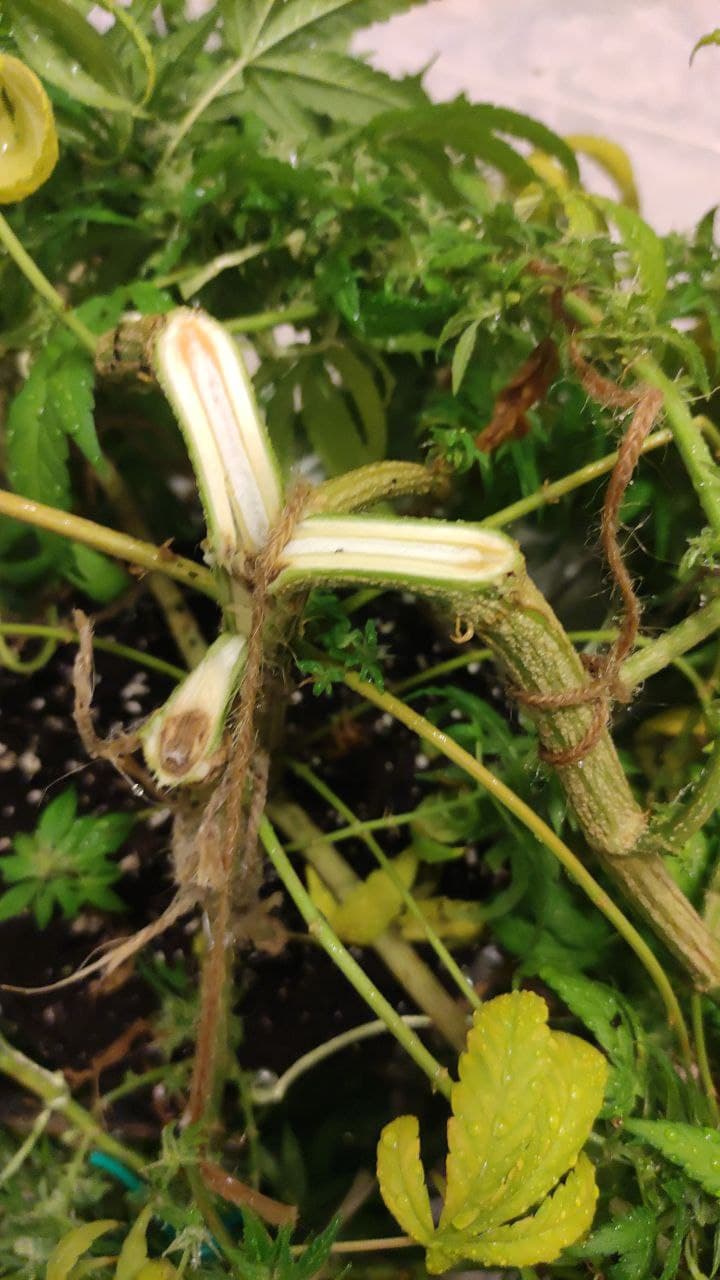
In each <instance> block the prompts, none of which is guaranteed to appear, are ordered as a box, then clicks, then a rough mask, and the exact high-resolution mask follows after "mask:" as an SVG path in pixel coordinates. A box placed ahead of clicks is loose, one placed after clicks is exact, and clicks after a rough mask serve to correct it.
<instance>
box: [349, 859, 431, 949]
mask: <svg viewBox="0 0 720 1280" xmlns="http://www.w3.org/2000/svg"><path fill="white" fill-rule="evenodd" d="M390 865H391V867H392V869H393V871H394V872H395V875H396V876H397V879H398V880H399V882H400V884H401V885H403V886H404V887H405V888H406V889H409V888H410V886H411V885H412V883H413V881H414V879H415V873H416V871H417V858H416V857H415V854H414V853H412V852H411V851H410V850H409V849H406V850H405V852H404V853H400V854H398V856H397V858H393V860H392V862H391V864H390ZM402 905H403V895H402V892H401V889H400V887H399V885H398V884H396V883H395V881H394V880H393V879H391V878H390V876H389V875H388V874H387V872H386V871H383V870H382V869H381V868H378V870H377V871H371V873H370V875H369V876H368V878H367V880H364V881H363V883H362V884H359V885H358V886H357V888H356V889H353V890H352V892H351V893H349V894H348V896H347V898H345V899H344V900H343V902H342V903H341V904H340V906H339V907H337V909H336V910H335V911H334V912H333V915H332V920H331V921H330V923H331V924H332V927H333V929H334V930H335V932H336V933H337V935H338V937H339V938H342V940H343V942H349V943H351V944H353V945H355V946H358V947H365V946H368V945H369V944H370V943H372V942H374V941H375V939H376V938H379V936H380V934H381V933H384V932H385V930H386V929H387V927H388V925H389V924H391V923H392V921H393V920H394V919H395V917H396V916H397V915H398V914H399V913H400V911H401V910H402Z"/></svg>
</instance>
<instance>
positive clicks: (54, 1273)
mask: <svg viewBox="0 0 720 1280" xmlns="http://www.w3.org/2000/svg"><path fill="white" fill-rule="evenodd" d="M119 1225H120V1224H119V1223H118V1222H116V1221H115V1220H114V1219H113V1218H103V1219H101V1220H100V1221H99V1222H84V1223H83V1224H82V1226H80V1227H73V1229H72V1231H68V1233H67V1235H64V1236H63V1238H62V1240H60V1241H59V1243H58V1244H56V1245H55V1248H54V1249H53V1251H52V1253H51V1254H50V1257H49V1258H48V1264H47V1271H46V1273H45V1280H68V1276H69V1275H70V1272H71V1271H72V1269H73V1267H74V1266H75V1263H76V1262H77V1260H78V1258H81V1257H82V1255H83V1254H84V1253H87V1251H88V1249H89V1248H90V1247H91V1245H93V1244H94V1243H95V1241H96V1240H98V1239H99V1237H100V1236H104V1235H105V1232H106V1231H110V1230H111V1229H112V1228H113V1227H117V1226H119Z"/></svg>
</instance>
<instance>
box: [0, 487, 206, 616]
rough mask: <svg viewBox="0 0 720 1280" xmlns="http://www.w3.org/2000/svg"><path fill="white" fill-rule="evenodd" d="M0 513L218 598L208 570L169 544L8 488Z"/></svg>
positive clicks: (0, 496)
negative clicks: (133, 534)
mask: <svg viewBox="0 0 720 1280" xmlns="http://www.w3.org/2000/svg"><path fill="white" fill-rule="evenodd" d="M0 515H4V516H10V517H11V518H12V519H13V520H22V521H23V522H24V523H25V524H30V525H33V526H34V527H35V528H37V529H47V530H48V532H49V533H57V534H59V535H60V537H62V538H71V539H72V540H73V541H74V542H82V543H83V544H84V545H85V546H86V547H94V548H95V550H96V551H104V552H105V554H106V555H109V556H114V557H115V558H116V559H118V560H125V561H127V562H128V563H130V564H136V565H139V566H140V568H141V569H148V570H150V571H153V570H154V571H156V572H158V573H162V574H164V575H165V576H166V577H168V578H174V579H175V581H176V582H182V583H183V584H184V585H185V586H186V587H192V588H193V590H195V591H201V592H202V593H203V595H206V596H210V597H211V599H216V598H217V585H216V583H215V579H214V578H213V575H212V574H211V572H210V570H209V569H205V568H204V567H203V566H202V565H199V564H195V563H194V561H192V560H186V559H185V557H184V556H178V555H175V553H174V552H173V551H169V550H168V549H167V548H166V547H155V546H153V545H152V543H149V542H143V541H141V539H140V538H132V537H130V535H129V534H127V533H118V531H117V530H116V529H108V528H106V527H105V525H102V524H96V523H95V521H94V520H87V519H86V518H85V516H74V515H71V514H70V512H68V511H58V509H57V508H56V507H46V506H45V505H44V503H42V502H33V500H32V499H31V498H23V497H21V496H20V494H17V493H9V492H8V490H6V489H0Z"/></svg>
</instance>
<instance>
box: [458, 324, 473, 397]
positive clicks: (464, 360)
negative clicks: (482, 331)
mask: <svg viewBox="0 0 720 1280" xmlns="http://www.w3.org/2000/svg"><path fill="white" fill-rule="evenodd" d="M479 326H480V321H479V320H473V321H472V323H471V324H469V325H468V326H467V328H466V329H465V330H463V332H462V334H461V335H460V337H459V339H458V341H457V344H456V346H455V350H454V352H453V358H452V389H453V395H454V396H456V395H457V393H458V391H459V390H460V388H461V386H462V384H463V379H464V377H465V374H466V373H467V367H468V365H469V363H470V359H471V357H472V353H473V351H474V350H475V343H476V341H477V332H478V328H479Z"/></svg>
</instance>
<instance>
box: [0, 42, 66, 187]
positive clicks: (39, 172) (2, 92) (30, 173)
mask: <svg viewBox="0 0 720 1280" xmlns="http://www.w3.org/2000/svg"><path fill="white" fill-rule="evenodd" d="M57 159H58V140H57V132H56V130H55V120H54V118H53V111H52V105H51V103H50V99H49V98H48V95H47V94H46V92H45V90H44V88H43V86H42V84H41V82H40V81H39V80H38V78H37V76H36V75H35V72H34V71H31V70H30V68H29V67H26V66H25V63H24V62H21V61H20V60H19V58H13V57H11V55H10V54H0V204H12V203H14V201H16V200H24V199H25V197H26V196H30V195H32V193H33V192H34V191H37V189H38V187H41V186H42V185H43V183H44V182H46V181H47V179H48V178H49V177H50V174H51V173H52V171H53V169H54V168H55V165H56V164H57Z"/></svg>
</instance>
